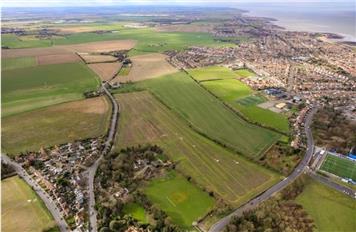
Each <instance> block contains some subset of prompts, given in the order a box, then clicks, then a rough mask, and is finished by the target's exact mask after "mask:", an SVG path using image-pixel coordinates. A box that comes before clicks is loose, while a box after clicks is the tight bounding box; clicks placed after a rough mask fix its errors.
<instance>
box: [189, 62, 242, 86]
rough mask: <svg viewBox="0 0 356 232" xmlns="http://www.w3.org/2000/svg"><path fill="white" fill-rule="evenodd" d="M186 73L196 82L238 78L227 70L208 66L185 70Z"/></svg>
mask: <svg viewBox="0 0 356 232" xmlns="http://www.w3.org/2000/svg"><path fill="white" fill-rule="evenodd" d="M187 71H188V73H189V74H190V75H191V76H192V77H193V78H194V79H195V80H197V81H199V82H200V81H208V80H222V79H235V78H237V77H238V76H237V75H236V74H235V73H234V72H233V71H231V70H230V69H229V68H226V67H222V66H209V67H204V68H195V69H189V70H187Z"/></svg>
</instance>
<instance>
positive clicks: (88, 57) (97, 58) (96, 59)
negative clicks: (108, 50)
mask: <svg viewBox="0 0 356 232" xmlns="http://www.w3.org/2000/svg"><path fill="white" fill-rule="evenodd" d="M79 55H80V56H81V57H82V58H83V59H84V60H85V62H86V63H103V62H115V61H116V60H117V58H116V57H114V56H109V55H92V54H88V53H80V54H79Z"/></svg>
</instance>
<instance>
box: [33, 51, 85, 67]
mask: <svg viewBox="0 0 356 232" xmlns="http://www.w3.org/2000/svg"><path fill="white" fill-rule="evenodd" d="M78 61H80V58H79V57H78V56H77V55H76V54H74V53H68V54H55V55H43V56H37V63H38V64H39V65H46V64H64V63H73V62H78Z"/></svg>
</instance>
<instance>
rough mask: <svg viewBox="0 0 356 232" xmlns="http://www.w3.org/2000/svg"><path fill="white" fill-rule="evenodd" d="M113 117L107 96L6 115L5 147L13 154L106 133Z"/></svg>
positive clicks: (3, 143) (5, 150)
mask: <svg viewBox="0 0 356 232" xmlns="http://www.w3.org/2000/svg"><path fill="white" fill-rule="evenodd" d="M109 119H110V109H109V105H108V102H107V100H106V99H105V98H104V97H100V98H90V99H86V100H81V101H73V102H69V103H63V104H59V105H54V106H50V107H46V108H41V109H38V110H33V111H29V112H25V113H20V114H17V115H14V116H9V117H6V118H3V119H2V122H3V123H2V149H3V151H4V152H6V153H9V154H10V155H16V154H18V153H19V152H24V151H38V150H39V149H40V148H41V147H42V146H43V147H48V146H52V145H56V144H62V143H66V142H72V141H74V140H79V139H85V138H93V137H98V136H102V135H104V134H105V132H106V128H107V126H108V122H109Z"/></svg>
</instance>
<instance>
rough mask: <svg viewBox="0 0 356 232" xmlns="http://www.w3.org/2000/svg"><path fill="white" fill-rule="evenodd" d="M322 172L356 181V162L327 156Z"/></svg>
mask: <svg viewBox="0 0 356 232" xmlns="http://www.w3.org/2000/svg"><path fill="white" fill-rule="evenodd" d="M321 170H323V171H326V172H330V173H332V174H334V175H337V176H340V177H342V178H351V179H353V180H356V162H355V161H351V160H349V159H346V158H339V157H337V156H334V155H327V156H326V159H325V160H324V162H323V164H322V165H321Z"/></svg>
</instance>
